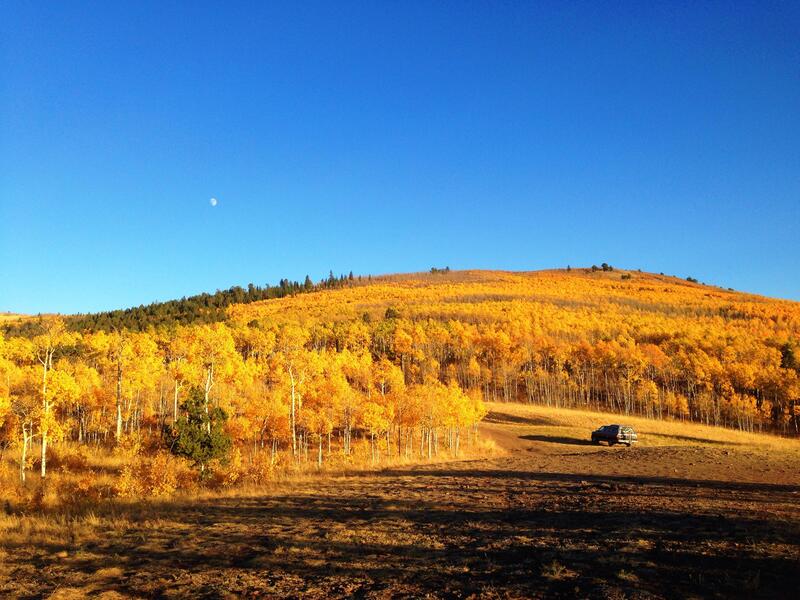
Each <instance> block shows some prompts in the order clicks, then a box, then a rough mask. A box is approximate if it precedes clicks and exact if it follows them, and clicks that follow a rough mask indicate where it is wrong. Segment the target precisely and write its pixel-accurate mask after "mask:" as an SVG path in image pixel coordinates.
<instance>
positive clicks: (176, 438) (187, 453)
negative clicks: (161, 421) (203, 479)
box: [167, 387, 231, 474]
mask: <svg viewBox="0 0 800 600" xmlns="http://www.w3.org/2000/svg"><path fill="white" fill-rule="evenodd" d="M181 409H182V410H183V411H184V415H183V416H181V417H180V418H179V419H178V420H177V422H176V423H175V424H174V425H172V426H169V427H168V429H167V443H168V444H169V449H170V451H171V452H172V453H173V454H176V455H178V456H184V457H186V458H188V459H190V460H191V461H192V462H193V463H194V464H195V466H197V467H199V468H200V472H201V473H204V474H205V472H206V465H207V464H208V461H210V460H211V459H214V458H222V457H224V456H225V455H226V454H227V453H228V451H229V450H230V448H231V438H230V436H229V435H228V434H227V433H226V432H225V421H227V420H228V415H227V414H226V413H225V411H224V410H222V409H221V408H219V407H208V408H206V406H205V397H204V394H203V390H202V389H200V388H198V387H193V388H192V389H191V390H190V391H189V394H188V397H187V398H186V400H185V401H184V402H183V404H182V405H181Z"/></svg>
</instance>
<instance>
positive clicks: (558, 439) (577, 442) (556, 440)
mask: <svg viewBox="0 0 800 600" xmlns="http://www.w3.org/2000/svg"><path fill="white" fill-rule="evenodd" d="M519 439H521V440H528V441H532V442H549V443H551V444H567V445H569V446H592V445H594V444H592V442H591V440H584V439H581V438H573V437H566V436H559V435H534V434H531V435H521V436H519Z"/></svg>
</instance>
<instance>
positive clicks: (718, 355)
mask: <svg viewBox="0 0 800 600" xmlns="http://www.w3.org/2000/svg"><path fill="white" fill-rule="evenodd" d="M228 311H229V316H230V321H231V322H232V323H233V324H235V325H236V326H244V325H246V324H248V323H253V322H254V321H258V322H268V323H285V322H289V321H292V322H297V323H300V324H302V326H303V327H305V328H307V329H308V330H309V331H311V332H312V337H313V336H316V337H317V338H319V342H318V343H321V344H323V345H331V346H335V347H336V348H337V349H341V348H346V347H348V345H349V344H352V343H358V342H354V341H353V340H357V339H358V338H359V336H365V337H366V338H369V340H370V341H369V342H364V343H366V344H367V345H370V344H371V347H372V350H373V352H375V353H377V354H382V353H386V354H387V355H389V356H391V357H392V359H393V360H396V361H398V360H399V361H402V362H404V363H409V364H408V365H407V367H408V368H410V369H411V370H412V371H414V373H415V374H416V376H418V377H425V376H429V375H433V376H436V377H438V378H440V379H442V380H446V379H448V378H455V379H457V380H458V382H459V384H460V385H461V386H462V387H464V388H468V389H472V388H479V389H482V391H483V393H484V397H486V398H487V399H502V400H527V401H530V402H543V403H548V404H551V403H552V404H554V405H565V406H584V407H586V406H591V407H595V408H599V407H605V408H607V409H611V410H616V411H619V412H626V413H627V412H636V413H639V414H645V415H647V416H650V417H653V416H658V417H663V416H672V417H690V418H693V419H695V420H700V421H703V422H707V423H713V424H725V425H729V426H735V427H740V428H743V429H752V428H753V427H757V426H761V425H766V424H772V425H774V426H776V427H778V428H779V429H780V430H783V431H788V430H792V431H793V432H795V433H796V432H797V431H798V414H799V413H800V389H799V388H798V376H797V373H798V370H799V369H800V360H798V356H800V355H799V354H798V350H797V348H798V340H800V304H799V303H797V302H792V301H786V300H775V299H770V298H765V297H762V296H757V295H752V294H744V293H739V292H734V291H731V290H725V289H722V288H717V287H711V286H706V285H701V284H697V283H692V282H688V281H684V280H679V279H676V278H674V277H668V276H663V275H655V274H650V273H640V272H632V271H622V272H620V271H607V272H606V271H601V270H598V271H592V270H589V269H572V270H571V271H569V272H567V271H563V270H562V271H541V272H532V273H510V272H488V271H466V272H453V273H448V274H443V273H439V274H418V275H401V276H390V277H383V278H378V279H376V280H374V281H373V282H372V283H371V284H370V285H365V286H353V287H346V288H343V289H338V290H331V291H325V292H313V293H309V294H304V295H298V296H292V297H289V298H284V299H282V300H280V301H268V302H256V303H253V304H248V305H237V306H232V307H230V308H229V309H228ZM387 311H388V312H387ZM387 315H388V316H391V317H393V318H390V319H387V318H386V317H387Z"/></svg>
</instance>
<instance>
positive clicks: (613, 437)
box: [592, 425, 638, 446]
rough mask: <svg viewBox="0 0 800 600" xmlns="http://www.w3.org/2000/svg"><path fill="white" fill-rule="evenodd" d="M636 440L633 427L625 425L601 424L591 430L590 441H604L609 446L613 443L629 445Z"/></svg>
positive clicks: (596, 442) (597, 442)
mask: <svg viewBox="0 0 800 600" xmlns="http://www.w3.org/2000/svg"><path fill="white" fill-rule="evenodd" d="M637 441H638V437H637V436H636V432H635V431H634V430H633V427H628V426H627V425H603V426H602V427H601V428H600V429H595V430H594V431H593V432H592V443H593V444H599V443H600V442H605V443H607V444H608V445H609V446H613V445H614V444H625V445H626V446H630V445H631V444H634V443H636V442H637Z"/></svg>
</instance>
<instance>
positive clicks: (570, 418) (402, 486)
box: [0, 403, 800, 598]
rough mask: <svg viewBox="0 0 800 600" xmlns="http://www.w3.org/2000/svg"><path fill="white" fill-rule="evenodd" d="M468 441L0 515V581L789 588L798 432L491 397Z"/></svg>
mask: <svg viewBox="0 0 800 600" xmlns="http://www.w3.org/2000/svg"><path fill="white" fill-rule="evenodd" d="M489 409H490V412H489V413H488V415H487V417H486V419H485V420H484V422H483V423H482V425H481V426H480V430H481V432H480V433H481V437H482V438H484V439H486V440H491V442H493V444H492V443H489V444H488V445H487V446H486V447H485V448H483V449H482V454H484V456H483V457H469V458H462V459H451V460H440V461H434V462H430V463H422V464H396V465H387V466H385V467H383V468H379V469H376V470H372V469H358V470H344V471H330V472H326V473H306V474H296V475H294V476H291V477H285V478H283V479H282V480H277V481H273V482H272V483H270V484H269V485H267V486H261V487H258V488H256V487H250V488H237V489H228V490H221V491H218V492H204V493H200V494H196V495H183V496H180V495H179V496H173V497H171V498H169V499H161V500H158V499H154V500H149V501H141V500H120V499H116V500H109V501H107V502H104V503H100V504H98V505H97V506H95V507H93V508H92V509H91V510H84V511H78V512H69V511H64V510H63V509H59V510H54V509H51V510H47V509H45V510H44V511H42V512H38V513H25V514H6V515H5V516H3V517H0V549H1V551H2V561H1V562H0V564H2V572H0V593H3V594H6V595H10V596H14V597H20V598H40V597H52V598H83V597H86V596H87V595H97V596H98V597H104V598H128V597H165V598H170V597H172V598H180V597H187V596H192V597H201V598H233V597H286V596H289V597H299V596H303V597H310V598H346V597H352V596H354V595H355V596H359V597H367V598H387V597H396V596H417V597H418V596H425V597H431V598H458V597H464V598H466V597H488V598H492V597H495V598H505V597H564V598H567V597H570V598H572V597H607V598H645V597H647V598H678V597H681V598H685V597H762V596H763V597H773V598H776V597H790V596H791V594H792V593H793V592H794V591H795V590H796V573H797V567H798V555H799V554H798V552H800V502H798V498H799V497H800V476H798V473H800V443H798V441H797V440H792V439H786V438H780V437H775V436H770V435H754V434H749V433H746V432H739V431H733V430H726V429H722V428H718V427H707V426H703V425H698V424H691V423H686V422H673V421H652V420H646V419H635V418H625V419H624V421H625V422H626V423H629V424H631V425H633V426H634V427H636V428H637V430H638V433H639V435H640V440H641V441H640V443H639V444H637V445H635V446H634V447H632V448H625V447H613V448H608V447H606V446H594V445H591V444H590V443H589V442H588V437H589V433H590V431H591V429H593V428H595V427H597V426H598V425H600V424H604V423H609V422H618V421H620V417H619V416H618V415H613V414H606V413H595V412H590V411H575V410H570V409H556V408H547V407H541V406H530V405H521V404H511V403H494V404H491V405H490V406H489Z"/></svg>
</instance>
